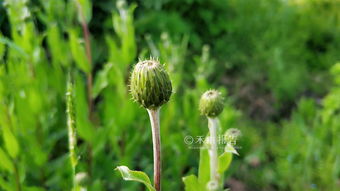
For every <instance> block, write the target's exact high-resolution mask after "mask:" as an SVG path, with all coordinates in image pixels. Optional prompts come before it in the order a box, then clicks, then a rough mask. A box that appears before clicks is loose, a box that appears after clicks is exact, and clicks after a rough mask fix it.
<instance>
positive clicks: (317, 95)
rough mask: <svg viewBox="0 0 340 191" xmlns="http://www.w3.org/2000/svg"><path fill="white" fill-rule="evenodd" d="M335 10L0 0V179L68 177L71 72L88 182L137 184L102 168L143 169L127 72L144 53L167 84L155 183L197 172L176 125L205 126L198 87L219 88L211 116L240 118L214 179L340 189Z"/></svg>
mask: <svg viewBox="0 0 340 191" xmlns="http://www.w3.org/2000/svg"><path fill="white" fill-rule="evenodd" d="M339 10H340V2H339V1H337V0H286V1H282V0H161V1H160V0H139V1H127V2H125V1H119V2H116V1H115V0H110V1H108V0H96V1H90V0H0V29H1V32H0V135H1V138H0V190H7V191H13V190H17V191H19V190H30V191H40V190H70V189H71V187H72V182H71V181H72V178H71V176H72V173H71V172H72V170H71V165H70V161H69V152H68V138H67V126H66V121H67V120H66V97H65V93H66V81H67V74H68V73H69V72H70V73H71V74H72V76H73V81H74V92H75V96H74V102H75V103H74V105H75V118H76V128H77V136H78V139H79V140H78V148H77V154H78V156H79V158H78V166H77V169H76V171H77V172H87V173H88V174H89V177H90V179H89V182H88V188H89V190H143V189H144V188H143V187H142V186H141V185H140V184H135V183H131V182H124V181H122V180H121V178H120V176H119V173H118V172H115V171H114V170H113V169H114V167H116V166H118V165H126V166H129V167H130V168H131V169H136V170H143V171H145V172H147V173H148V174H149V175H151V174H152V149H151V148H152V145H151V144H152V143H151V139H150V137H151V133H150V127H149V122H148V119H147V115H146V112H145V110H144V109H142V108H140V107H139V106H138V104H135V103H133V102H132V101H131V99H130V96H129V92H128V87H127V85H126V84H127V82H128V76H129V72H130V70H131V67H132V66H133V64H135V63H136V62H137V61H138V59H144V58H149V57H150V56H153V57H158V58H159V59H160V61H161V62H162V63H165V66H166V67H167V69H168V71H169V72H170V75H171V78H172V81H173V85H174V92H175V93H174V95H173V96H172V98H171V101H170V102H169V103H168V104H166V105H165V106H164V107H163V109H162V113H161V118H162V119H161V121H162V124H161V134H162V144H163V145H162V149H163V158H164V162H163V167H164V170H163V172H164V173H163V174H164V175H163V189H164V190H165V191H167V190H171V191H173V190H183V187H184V185H183V183H182V179H181V178H182V177H183V176H186V175H189V174H197V166H198V161H199V151H198V150H194V149H189V148H188V145H186V144H185V143H184V141H183V139H184V137H185V136H187V135H190V136H193V137H195V136H204V135H205V134H206V133H207V132H208V129H207V127H206V123H207V121H206V120H205V119H204V117H201V116H199V112H198V101H199V97H200V95H201V94H202V93H203V92H204V91H205V90H207V89H209V88H218V89H219V90H220V91H222V92H223V93H224V94H225V95H227V96H228V99H227V106H226V108H225V111H224V112H223V113H222V116H221V117H220V119H221V126H222V128H223V129H224V130H225V129H228V128H239V129H241V131H242V132H243V136H242V138H241V140H240V142H239V143H238V144H239V146H240V147H241V148H240V149H239V153H240V156H239V157H235V160H234V161H233V163H232V166H231V169H230V170H229V172H228V174H227V176H226V187H230V188H231V189H232V190H339V188H340V139H339V137H338V135H339V133H340V64H336V62H337V61H339V60H340V54H339V49H340V11H339ZM86 28H88V29H89V39H87V36H86V35H85V34H87V33H86ZM84 29H85V30H84ZM88 45H90V46H88Z"/></svg>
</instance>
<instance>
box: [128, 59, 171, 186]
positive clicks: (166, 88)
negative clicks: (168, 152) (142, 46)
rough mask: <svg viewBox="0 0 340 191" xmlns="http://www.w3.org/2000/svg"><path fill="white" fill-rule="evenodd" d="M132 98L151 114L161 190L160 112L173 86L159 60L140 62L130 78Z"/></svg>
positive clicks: (155, 158)
mask: <svg viewBox="0 0 340 191" xmlns="http://www.w3.org/2000/svg"><path fill="white" fill-rule="evenodd" d="M130 91H131V95H132V98H133V99H134V100H135V101H136V102H138V103H139V104H140V105H142V106H143V107H144V108H145V109H146V110H147V111H148V113H149V117H150V122H151V130H152V142H153V157H154V159H153V160H154V187H155V189H156V191H160V190H161V137H160V122H159V110H160V107H161V106H162V105H163V104H165V103H167V102H168V101H169V99H170V96H171V93H172V85H171V81H170V78H169V75H168V73H167V72H166V71H165V69H164V66H163V65H161V64H160V63H159V62H158V61H157V60H154V59H150V60H145V61H140V62H138V63H137V64H136V65H135V67H134V69H133V71H132V73H131V78H130Z"/></svg>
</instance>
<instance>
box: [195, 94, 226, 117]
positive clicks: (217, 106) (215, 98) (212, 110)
mask: <svg viewBox="0 0 340 191" xmlns="http://www.w3.org/2000/svg"><path fill="white" fill-rule="evenodd" d="M223 108H224V101H223V97H222V95H221V93H220V92H219V91H217V90H209V91H206V92H205V93H204V94H203V95H202V97H201V100H200V105H199V110H200V112H201V114H202V115H206V116H207V117H217V116H218V115H219V114H220V113H222V111H223Z"/></svg>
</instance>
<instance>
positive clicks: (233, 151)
mask: <svg viewBox="0 0 340 191" xmlns="http://www.w3.org/2000/svg"><path fill="white" fill-rule="evenodd" d="M224 152H227V153H233V154H235V155H239V154H238V152H237V150H236V149H235V148H234V147H233V146H232V145H231V144H230V143H228V144H227V145H226V146H225V148H224Z"/></svg>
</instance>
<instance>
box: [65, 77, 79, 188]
mask: <svg viewBox="0 0 340 191" xmlns="http://www.w3.org/2000/svg"><path fill="white" fill-rule="evenodd" d="M68 78H69V79H68V82H67V92H66V107H67V109H66V113H67V128H68V145H69V152H70V161H71V166H72V179H73V189H75V188H76V184H75V172H76V166H77V156H76V151H75V149H76V145H77V137H76V127H75V116H74V107H73V97H72V95H73V94H72V92H73V85H72V82H71V77H70V76H69V77H68Z"/></svg>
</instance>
